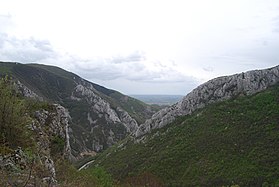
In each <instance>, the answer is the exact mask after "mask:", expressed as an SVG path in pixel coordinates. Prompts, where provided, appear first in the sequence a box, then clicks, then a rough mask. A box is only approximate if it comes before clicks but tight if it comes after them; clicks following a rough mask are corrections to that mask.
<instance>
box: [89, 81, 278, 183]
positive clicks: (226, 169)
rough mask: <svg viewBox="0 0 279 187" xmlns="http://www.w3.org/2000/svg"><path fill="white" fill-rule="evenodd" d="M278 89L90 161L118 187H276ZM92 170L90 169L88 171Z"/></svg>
mask: <svg viewBox="0 0 279 187" xmlns="http://www.w3.org/2000/svg"><path fill="white" fill-rule="evenodd" d="M278 122H279V86H275V87H273V88H271V89H269V90H267V91H265V92H262V93H259V94H256V95H253V96H249V97H244V96H242V97H238V98H235V99H231V100H228V101H224V102H220V103H217V104H212V105H209V106H207V107H206V108H204V109H201V110H199V111H196V112H194V113H193V114H192V115H190V116H184V117H181V118H178V119H177V120H176V121H175V122H174V123H172V124H170V125H168V126H167V127H164V128H163V129H160V130H157V131H155V132H153V133H151V134H149V135H147V136H146V137H145V138H144V139H143V140H142V141H141V142H140V143H136V141H135V140H133V139H126V140H125V141H122V142H120V143H119V145H115V146H113V147H112V148H110V149H108V150H106V151H104V153H102V154H100V155H98V156H97V157H96V161H95V162H94V164H95V165H97V166H102V167H104V168H105V169H106V171H108V172H109V173H111V174H112V176H113V177H114V178H115V179H116V180H118V181H120V183H121V184H126V185H130V186H135V185H137V184H140V185H142V186H143V185H146V186H148V185H147V184H148V183H149V184H150V182H151V181H152V182H153V184H154V183H155V184H156V185H157V186H161V185H160V184H163V185H165V186H232V185H235V186H237V185H239V186H262V185H263V186H279V149H278V147H279V126H278V125H279V124H278ZM92 167H94V166H92Z"/></svg>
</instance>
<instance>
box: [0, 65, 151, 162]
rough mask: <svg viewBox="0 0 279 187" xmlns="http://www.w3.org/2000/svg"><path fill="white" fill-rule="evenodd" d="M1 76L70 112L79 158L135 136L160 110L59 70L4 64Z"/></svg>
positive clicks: (74, 147)
mask: <svg viewBox="0 0 279 187" xmlns="http://www.w3.org/2000/svg"><path fill="white" fill-rule="evenodd" d="M0 74H1V75H2V76H3V75H6V74H9V75H11V76H13V77H14V78H15V79H17V80H18V81H19V83H18V84H19V85H21V86H20V87H21V88H22V89H23V90H29V92H26V91H25V92H24V93H25V95H26V96H29V97H36V98H39V99H40V100H46V101H50V102H54V103H58V104H60V105H62V106H63V107H65V108H66V109H67V110H68V111H69V113H70V116H71V120H70V122H69V123H70V129H69V134H70V144H71V146H70V147H71V153H72V155H74V156H75V157H80V156H81V155H84V154H94V151H95V152H98V151H100V150H103V149H105V148H107V147H109V146H111V145H113V144H114V143H115V142H117V141H119V140H121V139H123V138H124V137H125V136H126V134H129V133H134V132H135V130H136V129H137V126H138V123H142V122H143V121H144V120H145V119H147V118H148V117H150V116H151V115H152V114H153V113H154V112H155V110H156V109H155V108H152V107H150V106H149V105H146V104H144V103H143V102H140V101H138V100H136V99H133V98H131V97H128V96H125V95H122V94H121V93H119V92H117V91H114V90H109V89H106V88H104V87H102V86H99V85H97V84H93V83H91V82H89V81H86V80H84V79H82V78H80V77H79V76H77V75H75V74H73V73H70V72H67V71H65V70H63V69H61V68H58V67H53V66H45V65H39V64H20V63H5V62H1V63H0Z"/></svg>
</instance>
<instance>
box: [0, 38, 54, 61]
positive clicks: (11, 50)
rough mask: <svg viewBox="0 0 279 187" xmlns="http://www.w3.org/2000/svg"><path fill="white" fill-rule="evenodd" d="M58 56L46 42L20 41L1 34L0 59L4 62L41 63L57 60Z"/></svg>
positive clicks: (34, 40) (32, 39) (29, 39)
mask: <svg viewBox="0 0 279 187" xmlns="http://www.w3.org/2000/svg"><path fill="white" fill-rule="evenodd" d="M57 55H58V54H57V53H56V52H55V51H54V50H53V49H52V46H51V44H50V43H49V42H48V41H46V40H36V39H34V38H28V39H19V38H16V37H11V36H9V35H7V34H5V33H0V59H1V60H2V61H17V62H23V63H28V62H39V61H42V60H44V59H48V58H55V57H56V56H57Z"/></svg>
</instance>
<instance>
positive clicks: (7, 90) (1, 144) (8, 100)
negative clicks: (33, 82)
mask: <svg viewBox="0 0 279 187" xmlns="http://www.w3.org/2000/svg"><path fill="white" fill-rule="evenodd" d="M0 98H1V99H0V129H1V131H0V154H4V153H7V151H8V150H10V149H14V148H17V147H18V146H21V147H30V146H33V144H34V141H33V140H32V139H31V138H30V134H31V131H30V130H29V129H28V127H27V124H28V122H29V118H28V116H27V115H26V114H25V113H26V104H25V101H24V100H23V99H20V98H19V96H17V93H16V92H15V89H14V88H13V85H12V80H11V79H10V78H8V77H5V78H1V79H0Z"/></svg>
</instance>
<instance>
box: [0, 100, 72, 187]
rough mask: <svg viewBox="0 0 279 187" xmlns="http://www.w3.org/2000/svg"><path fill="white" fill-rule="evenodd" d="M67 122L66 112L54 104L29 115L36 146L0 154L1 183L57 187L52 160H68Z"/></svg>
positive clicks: (29, 126) (68, 119)
mask: <svg viewBox="0 0 279 187" xmlns="http://www.w3.org/2000/svg"><path fill="white" fill-rule="evenodd" d="M70 120H71V119H70V117H69V114H68V112H67V110H66V109H65V108H64V107H62V106H60V105H57V104H54V105H50V104H49V105H47V107H44V109H40V110H37V111H35V112H34V114H30V124H29V125H28V128H29V130H31V131H32V133H31V134H30V135H31V136H32V139H33V140H34V142H36V145H34V147H32V148H30V150H29V149H26V148H25V149H22V148H21V147H18V148H17V149H15V150H13V151H12V152H11V150H9V152H10V153H8V154H2V155H0V184H3V183H1V182H2V181H4V182H5V181H6V182H7V185H8V186H56V184H57V179H56V168H55V163H54V157H56V158H58V157H59V158H60V159H63V158H69V159H71V147H70V145H69V135H68V134H67V133H68V126H69V122H70ZM1 175H3V176H2V177H1ZM1 180H2V181H1Z"/></svg>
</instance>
